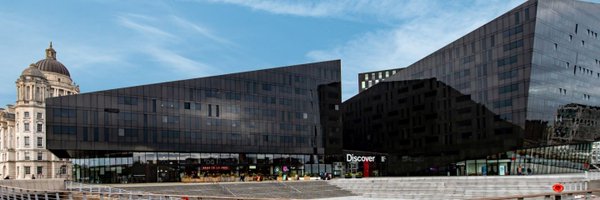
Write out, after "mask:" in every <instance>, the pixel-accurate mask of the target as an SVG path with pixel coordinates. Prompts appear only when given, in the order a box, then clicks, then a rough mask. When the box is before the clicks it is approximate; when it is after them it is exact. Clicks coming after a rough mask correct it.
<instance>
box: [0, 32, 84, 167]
mask: <svg viewBox="0 0 600 200" xmlns="http://www.w3.org/2000/svg"><path fill="white" fill-rule="evenodd" d="M15 83H16V88H17V102H16V104H15V105H8V107H7V108H6V109H0V168H1V169H0V170H1V171H0V177H2V178H10V179H32V178H38V179H43V178H70V177H71V171H72V170H71V162H70V161H68V160H67V159H65V158H58V157H56V156H55V155H53V154H52V153H51V152H49V151H48V150H47V149H46V147H47V146H46V122H47V121H46V109H45V106H46V102H45V100H46V98H48V97H58V96H64V95H72V94H77V93H79V86H77V85H76V84H75V83H74V82H73V80H72V79H71V75H70V73H69V70H68V69H67V68H66V67H65V66H64V65H63V64H62V63H60V62H59V61H58V60H56V51H55V50H54V49H53V48H52V43H50V47H48V49H46V58H45V59H42V60H40V61H38V62H36V63H35V64H31V65H30V66H29V67H28V68H26V69H25V70H23V72H22V73H21V76H20V77H19V78H18V79H17V81H16V82H15Z"/></svg>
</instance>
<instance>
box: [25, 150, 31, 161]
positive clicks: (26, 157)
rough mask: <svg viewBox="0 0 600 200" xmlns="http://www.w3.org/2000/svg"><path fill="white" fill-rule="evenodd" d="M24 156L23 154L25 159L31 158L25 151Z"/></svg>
mask: <svg viewBox="0 0 600 200" xmlns="http://www.w3.org/2000/svg"><path fill="white" fill-rule="evenodd" d="M24 156H25V160H29V159H31V158H30V157H29V152H27V151H26V152H25V153H24Z"/></svg>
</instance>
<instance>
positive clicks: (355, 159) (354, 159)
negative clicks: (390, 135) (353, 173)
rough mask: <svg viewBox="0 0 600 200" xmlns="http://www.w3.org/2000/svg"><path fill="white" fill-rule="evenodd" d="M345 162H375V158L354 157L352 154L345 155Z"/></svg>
mask: <svg viewBox="0 0 600 200" xmlns="http://www.w3.org/2000/svg"><path fill="white" fill-rule="evenodd" d="M346 161H347V162H375V156H355V155H354V154H346Z"/></svg>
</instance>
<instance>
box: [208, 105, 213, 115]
mask: <svg viewBox="0 0 600 200" xmlns="http://www.w3.org/2000/svg"><path fill="white" fill-rule="evenodd" d="M208 116H209V117H212V104H208Z"/></svg>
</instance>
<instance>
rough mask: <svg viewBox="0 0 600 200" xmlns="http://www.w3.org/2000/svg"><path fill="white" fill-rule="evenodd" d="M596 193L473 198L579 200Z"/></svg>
mask: <svg viewBox="0 0 600 200" xmlns="http://www.w3.org/2000/svg"><path fill="white" fill-rule="evenodd" d="M597 192H600V189H593V190H581V191H571V192H561V193H556V192H548V193H539V194H527V195H512V196H505V197H486V198H475V199H476V200H501V199H518V200H525V199H530V198H531V199H539V198H542V197H543V198H544V199H575V198H576V197H577V198H578V199H580V198H583V199H590V198H592V197H593V195H592V193H597ZM475 199H474V200H475Z"/></svg>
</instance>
